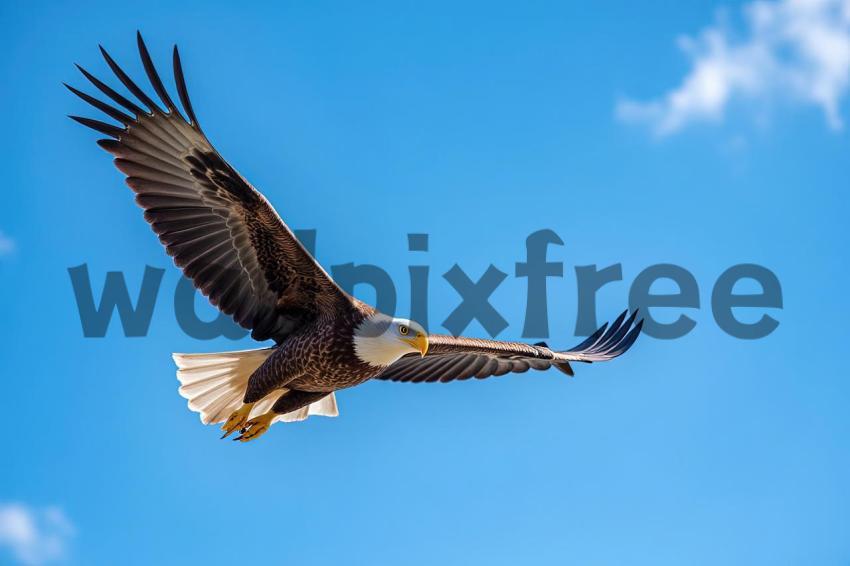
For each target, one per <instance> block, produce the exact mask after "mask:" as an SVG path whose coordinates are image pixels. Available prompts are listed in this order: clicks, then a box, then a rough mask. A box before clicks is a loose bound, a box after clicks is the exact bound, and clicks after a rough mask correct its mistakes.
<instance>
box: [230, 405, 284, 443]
mask: <svg viewBox="0 0 850 566" xmlns="http://www.w3.org/2000/svg"><path fill="white" fill-rule="evenodd" d="M276 416H277V413H275V412H274V411H269V412H268V413H263V414H262V415H260V416H259V417H254V418H253V419H251V420H250V421H248V422H247V423H245V426H244V427H243V428H242V431H241V432H242V434H240V435H239V436H237V437H236V438H234V439H233V440H238V441H240V442H248V441H249V440H254V439H255V438H258V437H259V436H261V435H262V434H264V433H265V432H266V431H267V430H269V427H270V426H272V421H273V420H274V418H275V417H276Z"/></svg>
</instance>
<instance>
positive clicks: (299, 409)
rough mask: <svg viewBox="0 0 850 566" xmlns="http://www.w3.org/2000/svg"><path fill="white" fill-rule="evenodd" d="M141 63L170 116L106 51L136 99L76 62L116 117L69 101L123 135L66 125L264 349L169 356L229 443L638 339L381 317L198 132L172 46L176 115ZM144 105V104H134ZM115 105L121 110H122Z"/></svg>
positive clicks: (564, 363)
mask: <svg viewBox="0 0 850 566" xmlns="http://www.w3.org/2000/svg"><path fill="white" fill-rule="evenodd" d="M137 41H138V48H139V54H140V55H141V59H142V64H143V65H144V68H145V72H146V74H147V76H148V79H149V80H150V83H151V86H152V87H153V90H154V91H155V92H156V94H157V96H158V97H159V99H160V101H161V103H162V106H164V108H163V107H162V106H160V104H158V103H157V102H155V101H154V100H153V99H152V98H151V97H149V96H148V95H147V94H145V92H144V91H143V90H142V89H141V88H139V86H138V85H136V83H135V82H133V80H132V79H131V78H130V77H129V76H128V75H127V74H126V73H125V72H124V71H123V70H122V69H121V67H119V66H118V64H117V63H116V62H115V61H114V60H113V59H112V57H110V55H109V54H108V53H107V52H106V50H105V49H103V47H101V48H100V51H101V53H102V54H103V58H104V59H105V60H106V63H107V65H108V66H109V67H110V69H112V71H113V72H114V73H115V76H116V77H117V78H118V80H119V81H120V82H121V83H123V85H124V86H125V87H126V88H127V90H129V91H130V92H131V93H132V94H133V95H134V96H135V97H136V98H137V99H138V103H137V102H133V101H131V100H129V99H128V98H126V97H125V96H123V95H122V94H120V93H118V92H116V91H115V90H113V89H112V88H111V87H109V86H108V85H107V84H106V83H104V82H102V81H101V80H99V79H98V78H96V77H95V76H94V75H92V74H91V73H89V72H88V71H86V70H85V69H84V68H82V67H80V66H79V65H77V67H78V68H79V70H80V71H81V72H82V74H83V75H84V76H85V77H86V79H88V80H89V81H90V82H91V83H92V85H94V86H95V87H96V88H97V89H98V90H99V91H100V92H102V93H103V94H104V95H106V96H107V97H108V98H109V99H111V100H112V101H113V102H114V103H115V104H116V106H112V105H110V104H107V103H105V102H103V101H101V100H99V99H97V98H94V97H92V96H90V95H89V94H86V93H84V92H82V91H80V90H78V89H76V88H74V87H72V86H69V85H65V86H67V87H68V88H69V89H70V90H71V92H73V93H74V94H76V95H77V96H79V97H80V98H82V99H83V100H85V101H86V102H88V103H89V104H91V105H92V106H94V107H95V108H97V109H98V110H100V111H102V112H103V113H105V114H106V115H107V116H109V117H110V118H112V119H114V120H115V121H116V122H118V123H119V124H120V125H115V124H110V123H107V122H102V121H99V120H93V119H90V118H83V117H79V116H71V118H73V119H74V120H76V121H77V122H79V123H81V124H83V125H85V126H88V127H90V128H92V129H94V130H97V131H98V132H100V133H102V134H105V135H106V136H108V137H107V138H106V139H101V140H98V142H97V143H98V145H100V147H102V148H103V149H105V150H106V151H108V152H109V153H111V154H112V155H113V156H114V157H115V166H116V167H117V168H118V169H119V170H120V171H121V172H122V173H124V174H125V175H126V176H127V178H126V183H127V185H129V186H130V188H131V189H132V190H133V192H134V193H135V194H136V203H137V204H138V205H139V206H140V207H141V208H142V209H143V210H144V217H145V220H146V221H147V222H148V224H150V226H151V228H153V231H154V232H155V233H156V235H157V236H158V237H159V240H160V242H162V244H163V246H165V250H166V252H167V253H168V254H169V255H170V256H172V257H173V258H174V263H175V264H176V265H177V266H178V267H179V268H180V269H181V270H182V271H183V273H184V274H185V275H186V277H188V278H189V279H191V281H192V282H193V284H194V285H195V287H196V288H197V289H199V290H200V291H201V293H203V294H204V295H205V296H206V297H207V298H208V299H209V301H210V302H211V303H212V304H213V305H215V306H216V307H218V309H219V310H221V311H222V312H224V313H226V314H228V315H230V316H232V317H233V319H234V320H235V321H236V322H237V323H238V324H239V325H240V326H242V327H244V328H246V329H249V330H250V331H251V337H252V338H253V339H254V340H257V341H267V340H273V341H274V345H273V346H271V347H268V348H262V349H255V350H245V351H235V352H222V353H210V354H174V356H173V357H174V361H175V363H176V364H177V367H178V371H177V377H178V379H179V381H180V384H181V385H180V389H179V391H180V394H181V395H182V396H183V397H185V398H186V399H188V404H189V408H190V409H191V410H193V411H197V412H198V413H200V417H201V420H202V422H203V423H204V424H216V423H223V425H222V430H223V431H224V436H223V437H222V438H224V437H226V436H228V435H230V434H231V433H233V432H235V431H238V432H239V435H238V436H236V438H235V440H240V441H243V442H245V441H249V440H252V439H254V438H257V437H258V436H260V435H261V434H263V433H264V432H266V431H267V430H268V429H269V427H270V426H271V425H272V424H273V423H274V422H276V421H298V420H303V419H306V418H307V417H308V416H309V415H325V416H336V415H337V414H338V411H337V405H336V399H335V397H334V392H335V391H337V390H339V389H344V388H346V387H352V386H355V385H359V384H361V383H363V382H365V381H367V380H369V379H382V380H388V381H409V382H414V383H419V382H428V383H435V382H448V381H454V380H462V379H469V378H471V377H475V378H476V379H484V378H487V377H491V376H500V375H504V374H507V373H511V372H514V373H522V372H525V371H528V370H529V369H535V370H545V369H548V368H552V367H554V368H556V369H558V370H560V371H562V372H564V373H566V374H567V375H570V376H571V375H573V370H572V368H571V366H570V362H588V363H590V362H596V361H606V360H610V359H613V358H616V357H617V356H619V355H621V354H623V353H624V352H625V351H626V350H628V349H629V347H631V345H632V344H633V343H634V341H635V339H636V338H637V337H638V335H639V334H640V331H641V326H642V321H638V322H636V315H637V312H633V313H632V314H631V316H629V317H628V318H626V314H627V313H626V312H624V313H623V314H621V315H620V317H619V318H617V320H616V321H615V322H614V323H613V324H611V325H610V326H608V325H605V326H603V327H602V328H600V329H599V330H597V331H596V332H595V333H594V334H593V335H592V336H590V337H589V338H587V339H586V340H585V341H583V342H582V343H581V344H579V345H578V346H576V347H574V348H572V349H571V350H564V351H556V350H552V349H550V348H549V347H547V346H546V344H544V343H538V344H534V345H531V344H524V343H517V342H501V341H495V340H484V339H478V338H464V337H455V336H445V335H440V334H428V333H427V332H426V330H425V329H424V328H423V327H422V326H421V325H420V324H418V323H416V322H414V321H412V320H406V319H403V318H396V317H392V316H389V315H386V314H384V313H381V312H379V311H378V310H377V309H375V308H373V307H372V306H370V305H367V304H366V303H363V302H362V301H359V300H358V299H356V298H354V297H352V296H351V295H349V294H348V293H346V292H345V291H343V290H342V289H341V288H340V287H339V285H337V284H336V283H335V282H334V280H333V279H331V277H330V276H329V275H328V274H327V272H326V271H325V270H324V269H322V266H321V265H319V264H318V263H317V262H316V260H315V259H313V257H312V256H311V255H310V253H309V252H308V251H307V250H306V249H305V248H304V246H302V245H301V243H300V242H299V241H298V240H297V239H296V238H295V236H294V235H293V233H292V231H291V230H290V229H289V228H288V227H287V226H286V224H284V222H283V221H282V220H281V218H280V216H278V214H277V212H276V211H275V210H274V208H272V206H271V204H270V203H269V201H268V200H266V198H265V197H264V196H263V195H262V194H261V193H260V192H259V191H258V190H257V189H255V188H254V187H253V186H252V185H251V184H250V183H249V182H248V181H246V180H245V179H244V178H243V177H242V176H241V175H240V174H239V173H237V172H236V170H235V169H234V168H233V167H232V166H231V165H230V164H229V163H228V162H227V161H225V160H224V158H222V156H221V155H219V153H218V152H217V151H216V150H215V148H213V146H212V144H211V143H210V142H209V140H208V139H207V137H206V136H205V135H204V133H203V131H202V130H201V126H200V124H199V123H198V119H197V118H196V117H195V112H194V110H193V109H192V103H191V102H190V101H189V95H188V93H187V90H186V81H185V79H184V77H183V69H182V66H181V64H180V55H179V53H178V52H177V47H176V46H175V47H174V54H173V66H174V80H175V82H176V86H177V94H178V96H179V98H180V103H181V105H182V107H183V111H184V112H185V117H184V116H183V114H181V112H180V110H179V109H178V108H177V105H176V104H174V101H173V100H172V99H171V96H169V94H168V91H166V89H165V86H164V85H163V83H162V80H161V79H160V77H159V75H158V74H157V71H156V69H155V68H154V64H153V61H152V60H151V57H150V54H149V53H148V49H147V47H146V46H145V43H144V41H143V40H142V36H141V34H138V35H137ZM139 103H141V105H140V104H139ZM119 107H120V109H119Z"/></svg>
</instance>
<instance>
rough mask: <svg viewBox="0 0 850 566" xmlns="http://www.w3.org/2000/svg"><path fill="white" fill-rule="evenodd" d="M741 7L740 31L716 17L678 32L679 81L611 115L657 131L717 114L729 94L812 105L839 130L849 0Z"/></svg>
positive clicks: (758, 103)
mask: <svg viewBox="0 0 850 566" xmlns="http://www.w3.org/2000/svg"><path fill="white" fill-rule="evenodd" d="M743 12H744V22H745V33H744V35H743V36H742V37H741V36H738V35H736V33H735V32H734V30H733V29H732V26H730V25H729V24H728V23H727V22H725V21H724V18H722V17H721V18H719V21H718V23H717V24H715V25H714V26H712V27H709V28H706V29H704V30H703V31H702V32H701V33H700V35H699V36H698V37H696V38H690V37H683V38H680V39H679V46H680V48H681V49H682V50H683V51H684V52H685V53H686V54H687V55H688V57H689V58H690V60H691V69H690V72H689V73H688V75H687V76H686V77H685V78H684V79H683V80H682V82H681V84H680V85H679V86H678V87H677V88H675V89H673V90H671V91H669V92H667V93H666V94H665V95H664V96H663V97H661V98H659V99H656V100H652V101H649V102H639V101H634V100H628V99H626V100H622V101H620V102H619V103H618V104H617V116H618V117H619V118H620V119H622V120H624V121H629V122H643V123H646V124H648V125H649V126H650V127H651V128H652V130H653V131H654V132H655V133H656V134H658V135H661V136H664V135H669V134H672V133H675V132H677V131H679V130H681V129H682V128H684V127H685V126H686V125H688V124H690V123H692V122H698V121H709V122H710V121H719V120H721V119H722V118H723V115H724V112H725V110H726V108H727V106H728V105H729V103H730V102H732V101H733V100H740V101H746V102H749V103H750V104H752V105H753V107H754V108H756V109H757V110H759V111H762V110H763V109H764V107H766V106H767V103H769V102H771V101H773V100H776V99H781V100H787V101H792V102H797V103H802V104H808V105H814V106H817V107H819V108H820V109H821V110H822V111H823V113H824V116H825V118H826V122H827V124H828V125H829V127H830V128H832V129H835V130H840V129H841V128H842V127H843V122H842V119H841V114H840V112H839V103H840V102H841V99H842V97H843V96H844V95H845V94H846V93H847V90H848V88H850V0H776V1H757V2H752V3H749V4H746V5H745V6H744V8H743Z"/></svg>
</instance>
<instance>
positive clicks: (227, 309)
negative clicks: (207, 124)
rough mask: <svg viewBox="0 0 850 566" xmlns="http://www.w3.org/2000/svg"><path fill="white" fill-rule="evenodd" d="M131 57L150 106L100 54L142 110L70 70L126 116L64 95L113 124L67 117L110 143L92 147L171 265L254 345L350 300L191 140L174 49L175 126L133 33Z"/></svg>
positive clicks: (200, 142)
mask: <svg viewBox="0 0 850 566" xmlns="http://www.w3.org/2000/svg"><path fill="white" fill-rule="evenodd" d="M137 40H138V46H139V53H140V55H141V59H142V63H143V65H144V67H145V71H146V73H147V76H148V79H149V80H150V82H151V85H152V86H153V89H154V90H155V91H156V93H157V95H158V96H159V98H160V99H161V100H162V103H163V104H164V106H165V110H163V109H162V108H160V107H159V105H157V103H156V102H154V101H153V100H152V99H151V98H150V97H149V96H147V95H146V94H145V93H144V91H142V89H140V88H139V87H138V86H137V85H136V84H135V83H134V82H133V81H132V80H131V79H130V77H129V76H127V74H126V73H125V72H124V71H123V70H121V68H120V67H119V66H118V65H117V64H116V63H115V61H114V60H113V59H112V57H110V56H109V54H108V53H107V52H106V51H105V50H104V49H103V47H101V48H100V50H101V52H102V53H103V57H104V59H106V63H107V64H108V65H109V67H110V68H111V69H112V71H113V72H114V73H115V75H116V77H118V79H119V80H120V81H121V82H122V83H123V84H124V86H126V87H127V89H128V90H129V91H130V92H132V93H133V95H134V96H136V97H137V98H138V100H139V101H140V102H141V103H142V105H144V106H146V107H147V108H148V110H145V109H143V108H142V107H141V106H139V105H137V104H136V103H134V102H132V101H130V100H128V99H127V98H125V97H124V96H122V95H121V94H119V93H117V92H116V91H114V90H113V89H111V88H110V87H109V86H107V85H106V84H105V83H103V82H101V81H100V80H98V79H97V78H95V77H94V76H93V75H91V74H90V73H89V72H88V71H86V70H85V69H83V68H82V67H80V66H79V65H78V68H79V69H80V71H81V72H82V73H83V75H85V77H86V78H87V79H88V80H89V81H91V83H92V84H93V85H94V86H95V87H97V88H98V89H99V90H100V91H101V92H102V93H103V94H105V95H106V96H108V97H109V98H110V99H112V100H113V101H114V102H115V103H116V104H117V105H119V106H121V107H123V108H124V109H126V110H127V111H129V112H130V113H131V114H130V115H128V114H126V113H125V112H123V111H121V110H119V109H118V108H115V107H113V106H110V105H109V104H106V103H104V102H102V101H100V100H98V99H96V98H94V97H92V96H89V95H88V94H86V93H84V92H81V91H79V90H77V89H75V88H73V87H71V86H68V85H65V86H67V87H68V88H69V89H70V90H71V91H72V92H73V93H74V94H76V95H77V96H79V97H80V98H82V99H83V100H85V101H86V102H88V103H89V104H91V105H92V106H94V107H95V108H97V109H99V110H101V111H103V112H104V113H105V114H107V115H108V116H110V117H111V118H113V119H114V120H116V121H118V122H120V123H121V126H115V125H112V124H108V123H105V122H100V121H98V120H92V119H90V118H81V117H78V116H71V118H73V119H74V120H76V121H77V122H80V123H81V124H84V125H86V126H88V127H90V128H93V129H95V130H97V131H98V132H101V133H103V134H106V135H108V136H110V138H112V139H103V140H99V141H98V144H99V145H100V146H101V147H102V148H103V149H105V150H106V151H108V152H109V153H111V154H112V155H114V156H115V165H116V167H118V169H120V170H121V171H122V172H123V173H124V174H126V175H127V179H126V181H127V184H128V185H129V186H130V188H131V189H133V191H134V192H135V193H136V202H137V203H138V204H139V206H141V207H142V208H143V209H144V211H145V220H147V221H148V223H150V225H151V227H152V228H153V230H154V232H156V234H157V236H159V240H160V241H161V242H162V244H163V245H164V246H165V249H166V251H167V252H168V254H169V255H171V256H173V258H174V263H175V264H177V266H178V267H180V268H181V269H182V270H183V273H185V274H186V276H187V277H189V278H190V279H191V280H192V282H193V283H194V285H195V287H197V288H198V289H200V291H201V292H202V293H203V294H204V295H205V296H207V297H208V298H209V300H210V302H211V303H212V304H214V305H215V306H217V307H218V308H219V309H220V310H221V311H223V312H224V313H226V314H229V315H231V316H233V318H234V320H235V321H236V322H237V323H238V324H239V325H241V326H243V327H244V328H248V329H251V330H252V336H253V337H254V338H255V339H256V340H266V339H269V338H272V339H274V340H276V341H277V342H280V341H282V340H283V339H284V338H285V337H286V336H287V335H288V334H289V333H290V332H292V331H293V330H294V329H295V328H297V327H298V326H299V325H300V324H303V323H304V322H305V321H306V320H308V319H311V318H313V317H315V316H316V315H317V314H318V313H319V311H321V310H323V309H332V308H334V307H336V306H338V305H339V302H340V301H348V300H350V298H349V296H348V295H347V294H346V293H344V292H343V291H342V290H341V289H340V288H339V287H338V286H337V285H336V283H334V281H333V280H332V279H331V278H330V276H328V274H327V273H326V272H325V271H324V269H322V267H321V266H320V265H319V264H318V263H317V262H316V261H315V260H314V259H313V258H312V257H311V256H310V254H309V253H308V252H307V250H305V249H304V247H303V246H302V245H301V243H299V242H298V240H297V239H296V238H295V236H294V235H293V233H292V232H291V231H290V230H289V228H288V227H287V226H286V224H284V223H283V221H282V220H281V219H280V217H279V216H278V214H277V212H275V210H274V209H273V208H272V206H271V205H270V204H269V202H268V201H267V200H266V199H265V197H263V195H262V194H260V192H259V191H257V190H256V189H255V188H254V187H252V186H251V185H250V184H249V183H248V181H246V180H245V179H244V178H243V177H242V176H241V175H239V173H237V172H236V170H235V169H233V167H231V166H230V164H228V163H227V161H225V160H224V159H223V158H222V157H221V156H220V155H219V154H218V152H217V151H216V150H215V149H214V148H213V146H212V144H210V142H209V140H207V138H206V136H205V135H204V134H203V132H202V131H201V127H200V126H199V125H198V120H197V118H196V117H195V112H194V110H193V109H192V104H191V102H190V101H189V96H188V94H187V92H186V81H185V79H184V78H183V70H182V67H181V65H180V55H179V54H178V52H177V47H176V46H175V47H174V80H175V82H176V84H177V93H178V95H179V97H180V102H181V104H182V106H183V109H184V110H185V112H186V115H187V116H188V121H187V120H186V119H185V118H183V116H182V115H181V114H180V111H179V110H178V109H177V107H176V106H175V104H174V102H173V101H172V100H171V98H170V97H169V95H168V92H167V91H166V90H165V87H164V86H163V83H162V80H161V79H160V78H159V75H158V74H157V72H156V69H155V68H154V65H153V61H152V60H151V57H150V55H149V54H148V50H147V48H146V47H145V43H144V41H143V40H142V36H141V34H139V35H137Z"/></svg>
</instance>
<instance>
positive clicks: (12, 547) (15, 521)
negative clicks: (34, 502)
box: [0, 503, 74, 566]
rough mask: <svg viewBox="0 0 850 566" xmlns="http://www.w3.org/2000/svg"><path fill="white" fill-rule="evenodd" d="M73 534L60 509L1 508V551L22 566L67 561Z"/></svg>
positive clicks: (12, 505) (24, 506) (19, 505)
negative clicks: (69, 540)
mask: <svg viewBox="0 0 850 566" xmlns="http://www.w3.org/2000/svg"><path fill="white" fill-rule="evenodd" d="M73 533H74V527H73V525H71V522H70V521H68V518H67V517H66V516H65V513H64V512H63V511H62V510H61V509H60V508H58V507H47V508H44V509H33V508H31V507H28V506H26V505H21V504H18V503H10V504H0V550H2V549H5V550H6V551H7V552H9V553H10V554H11V556H12V557H13V558H14V559H15V560H16V561H17V562H18V563H20V564H25V565H27V566H39V565H42V564H47V563H49V562H52V561H55V560H60V559H62V558H64V557H65V555H66V552H67V544H68V539H69V537H71V536H72V535H73Z"/></svg>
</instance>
